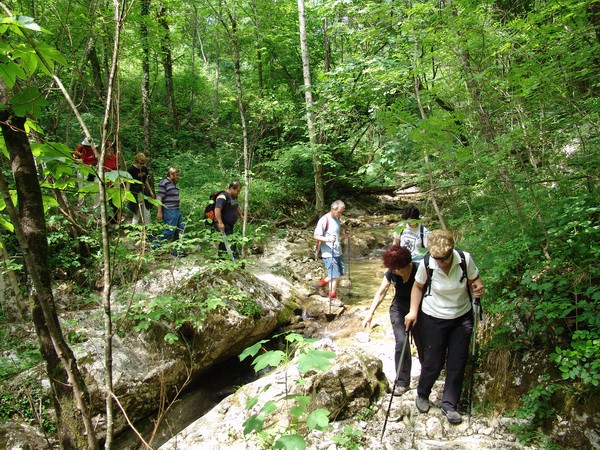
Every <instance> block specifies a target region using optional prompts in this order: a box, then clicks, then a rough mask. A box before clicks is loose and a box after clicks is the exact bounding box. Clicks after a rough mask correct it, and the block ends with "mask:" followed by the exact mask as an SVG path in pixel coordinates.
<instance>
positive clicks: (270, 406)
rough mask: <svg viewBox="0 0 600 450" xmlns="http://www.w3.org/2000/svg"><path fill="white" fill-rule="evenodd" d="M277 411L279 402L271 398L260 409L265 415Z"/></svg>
mask: <svg viewBox="0 0 600 450" xmlns="http://www.w3.org/2000/svg"><path fill="white" fill-rule="evenodd" d="M275 411H277V403H275V401H274V400H269V401H268V402H267V403H265V405H264V406H263V407H262V408H261V409H260V412H261V413H263V414H264V415H265V416H267V415H269V414H272V413H274V412H275Z"/></svg>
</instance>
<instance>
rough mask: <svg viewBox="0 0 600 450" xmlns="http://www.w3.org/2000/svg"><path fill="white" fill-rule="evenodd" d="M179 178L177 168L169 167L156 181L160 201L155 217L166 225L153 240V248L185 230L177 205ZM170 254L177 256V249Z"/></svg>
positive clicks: (174, 239) (175, 238)
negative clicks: (160, 233)
mask: <svg viewBox="0 0 600 450" xmlns="http://www.w3.org/2000/svg"><path fill="white" fill-rule="evenodd" d="M179 178H180V173H179V169H177V168H175V167H169V169H168V170H167V176H166V177H165V178H163V179H162V180H160V182H159V183H158V190H157V193H156V198H157V199H158V200H159V201H160V202H161V203H160V204H159V205H158V207H157V209H158V211H157V213H156V219H157V220H158V221H162V222H164V223H165V225H166V226H165V229H164V230H163V232H162V235H161V236H160V237H159V238H158V241H155V242H154V245H153V247H155V248H156V246H157V245H158V244H160V243H161V242H163V241H177V240H178V239H179V236H180V234H181V233H183V231H184V230H185V225H184V223H183V216H182V214H181V210H180V205H179V202H180V200H179V188H178V187H177V182H178V181H179ZM172 254H173V256H178V255H179V251H178V250H177V249H175V250H173V252H172Z"/></svg>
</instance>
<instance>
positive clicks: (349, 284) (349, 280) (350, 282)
mask: <svg viewBox="0 0 600 450" xmlns="http://www.w3.org/2000/svg"><path fill="white" fill-rule="evenodd" d="M351 289H352V280H351V279H350V236H348V297H350V296H351V295H352V293H351V292H350V290H351Z"/></svg>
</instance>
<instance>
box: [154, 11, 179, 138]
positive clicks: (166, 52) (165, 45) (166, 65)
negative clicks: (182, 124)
mask: <svg viewBox="0 0 600 450" xmlns="http://www.w3.org/2000/svg"><path fill="white" fill-rule="evenodd" d="M166 16H167V8H166V7H164V6H163V7H161V8H160V12H159V14H158V23H159V24H160V26H161V27H162V28H163V30H164V34H163V37H162V40H161V47H160V48H161V52H162V64H163V69H164V72H165V88H166V90H167V106H168V108H169V112H170V113H171V123H172V124H173V125H174V126H175V127H177V108H176V107H175V88H174V87H173V55H172V53H171V38H170V34H171V30H169V22H168V21H167V17H166Z"/></svg>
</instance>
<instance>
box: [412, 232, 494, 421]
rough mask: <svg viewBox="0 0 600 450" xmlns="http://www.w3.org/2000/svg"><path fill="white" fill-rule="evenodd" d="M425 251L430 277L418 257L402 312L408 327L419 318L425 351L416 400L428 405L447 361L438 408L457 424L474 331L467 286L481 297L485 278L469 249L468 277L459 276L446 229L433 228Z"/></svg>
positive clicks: (457, 258) (422, 409) (457, 260)
mask: <svg viewBox="0 0 600 450" xmlns="http://www.w3.org/2000/svg"><path fill="white" fill-rule="evenodd" d="M429 253H430V255H431V258H429V268H430V269H431V275H430V279H429V280H428V274H427V268H426V267H425V261H421V262H420V264H419V268H418V269H417V273H416V275H415V282H414V284H413V288H412V291H411V299H410V311H409V312H408V314H407V315H406V316H405V318H404V326H405V327H406V328H407V329H412V328H413V327H414V326H415V325H416V323H417V319H418V320H419V322H420V325H419V327H420V333H421V340H422V347H423V355H422V356H421V376H420V377H419V384H418V386H417V398H416V401H415V403H416V406H417V409H418V410H419V411H420V412H422V413H426V412H427V411H429V394H430V393H431V389H432V388H433V385H434V383H435V382H436V380H437V379H438V377H439V376H440V373H441V371H442V369H443V367H444V365H446V380H445V382H444V393H443V396H442V405H441V408H442V413H443V414H444V415H445V416H446V418H447V419H448V422H450V423H451V424H458V423H461V422H462V416H461V415H460V413H458V411H457V407H458V403H459V400H460V395H461V391H462V384H463V378H464V375H465V369H466V366H467V360H468V357H469V342H470V340H471V333H472V331H473V309H472V305H471V301H470V295H469V291H468V289H471V292H472V295H473V296H475V297H482V296H483V294H484V286H483V280H482V279H481V277H480V276H479V270H478V269H477V266H476V265H475V262H474V261H473V258H472V257H471V255H470V254H469V253H467V252H464V257H465V264H466V270H465V272H466V277H465V276H463V268H462V267H461V256H460V254H459V253H458V252H457V251H456V250H455V249H454V238H453V237H452V234H451V233H450V232H448V231H446V230H435V231H432V232H431V234H430V235H429ZM426 284H427V290H426V292H424V287H425V285H426ZM420 309H421V312H420V313H419V310H420Z"/></svg>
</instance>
